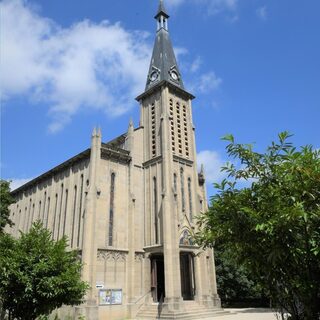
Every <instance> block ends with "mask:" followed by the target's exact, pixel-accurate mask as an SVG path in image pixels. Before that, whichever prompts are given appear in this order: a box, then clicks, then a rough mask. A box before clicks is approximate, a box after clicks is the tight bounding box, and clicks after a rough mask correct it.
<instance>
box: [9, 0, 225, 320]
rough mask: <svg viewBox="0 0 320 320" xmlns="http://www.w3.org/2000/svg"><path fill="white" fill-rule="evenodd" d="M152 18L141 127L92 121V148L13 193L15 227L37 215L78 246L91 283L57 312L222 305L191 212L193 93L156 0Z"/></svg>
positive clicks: (197, 181)
mask: <svg viewBox="0 0 320 320" xmlns="http://www.w3.org/2000/svg"><path fill="white" fill-rule="evenodd" d="M155 18H156V19H157V23H158V30H157V36H156V43H155V48H154V52H153V57H152V60H151V64H150V69H149V74H148V79H147V86H146V91H145V92H144V93H143V94H141V95H140V96H139V97H138V98H137V101H138V102H139V103H140V110H141V116H140V125H139V127H137V128H134V126H133V123H132V122H131V121H130V123H129V127H128V131H127V132H126V133H125V134H123V135H122V136H120V137H118V138H116V139H114V140H112V141H110V142H108V143H103V142H102V141H101V132H100V130H99V129H94V130H93V133H92V140H91V147H90V149H88V150H85V151H84V152H82V153H80V154H78V155H77V156H75V157H73V158H71V159H69V160H68V161H66V162H64V163H62V164H61V165H59V166H57V167H55V168H53V169H52V170H50V171H48V172H46V173H45V174H43V175H41V176H39V177H38V178H36V179H34V180H32V181H30V182H28V183H27V184H25V185H24V186H22V187H20V188H19V189H17V190H15V191H13V193H12V194H13V196H14V197H15V199H16V200H17V202H16V203H15V204H13V205H12V206H11V219H12V220H13V221H14V223H15V226H14V228H13V229H11V232H12V233H14V234H15V235H16V236H18V230H22V231H28V229H29V228H30V226H31V224H32V222H34V221H36V220H38V219H40V220H41V221H43V223H44V226H45V227H47V228H48V229H50V230H51V231H52V237H53V238H54V239H59V238H60V237H62V236H63V235H67V236H68V238H69V247H70V249H76V250H79V254H80V255H81V259H82V261H83V264H84V268H83V273H82V277H83V279H84V280H86V281H88V282H89V283H90V285H91V289H90V290H89V291H88V293H87V296H86V300H85V303H84V304H83V305H81V306H78V307H75V308H62V309H61V310H59V311H58V313H59V314H60V316H62V317H63V316H64V315H66V314H69V315H71V316H73V317H74V318H76V316H77V315H80V314H83V315H85V316H86V319H92V320H93V319H124V318H140V317H141V318H148V317H149V318H155V314H154V313H152V312H149V313H148V310H152V309H154V308H155V306H156V311H155V312H156V313H157V316H159V315H161V317H162V318H164V319H176V318H179V317H180V318H181V319H186V318H190V319H191V318H194V319H199V310H200V309H199V308H201V311H202V312H203V313H204V314H208V312H213V311H215V310H219V308H220V300H219V297H218V295H217V288H216V278H215V267H214V258H213V252H212V250H206V251H203V250H201V249H200V248H199V247H197V246H196V245H195V244H194V243H193V242H192V239H191V234H192V232H193V231H194V230H195V228H196V225H195V221H194V217H195V215H196V214H198V213H199V212H202V211H205V210H206V209H207V200H206V190H205V183H204V176H203V172H200V173H198V172H197V166H196V146H195V137H194V126H193V122H192V106H191V101H192V99H193V98H194V97H193V96H192V95H191V94H190V93H188V92H187V91H185V89H184V87H183V83H182V79H181V75H180V73H179V70H178V66H177V64H176V61H175V57H174V53H173V49H172V47H171V43H170V39H169V35H168V30H167V26H168V24H167V19H168V18H169V16H168V15H167V13H166V11H165V10H164V7H163V4H162V2H161V1H160V6H159V10H158V13H157V15H156V17H155ZM112 290H113V291H112ZM110 294H111V300H110V298H109V297H110V296H109V295H110ZM112 294H114V297H113V298H112ZM190 305H191V307H190ZM192 308H193V309H192ZM197 308H198V309H197ZM192 310H193V311H192ZM195 310H196V312H195ZM205 311H206V312H207V313H205ZM196 314H197V315H196ZM186 315H188V317H186Z"/></svg>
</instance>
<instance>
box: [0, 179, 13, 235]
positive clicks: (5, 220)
mask: <svg viewBox="0 0 320 320" xmlns="http://www.w3.org/2000/svg"><path fill="white" fill-rule="evenodd" d="M14 202H15V201H14V199H13V197H12V196H11V194H10V182H9V181H5V180H2V179H1V180H0V234H1V233H2V232H3V229H4V227H5V226H6V225H7V224H9V225H10V226H12V225H13V223H12V221H11V220H10V218H9V216H10V211H9V206H10V205H11V204H12V203H14Z"/></svg>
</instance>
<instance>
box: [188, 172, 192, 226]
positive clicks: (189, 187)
mask: <svg viewBox="0 0 320 320" xmlns="http://www.w3.org/2000/svg"><path fill="white" fill-rule="evenodd" d="M188 193H189V210H190V212H189V215H190V221H192V190H191V178H188Z"/></svg>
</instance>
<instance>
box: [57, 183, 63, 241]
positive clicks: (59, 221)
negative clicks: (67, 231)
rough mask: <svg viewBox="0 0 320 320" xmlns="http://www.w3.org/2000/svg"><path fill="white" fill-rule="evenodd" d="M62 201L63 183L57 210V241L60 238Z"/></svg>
mask: <svg viewBox="0 0 320 320" xmlns="http://www.w3.org/2000/svg"><path fill="white" fill-rule="evenodd" d="M62 199H63V183H62V184H61V192H60V209H59V220H58V234H57V239H59V236H60V223H61V216H62Z"/></svg>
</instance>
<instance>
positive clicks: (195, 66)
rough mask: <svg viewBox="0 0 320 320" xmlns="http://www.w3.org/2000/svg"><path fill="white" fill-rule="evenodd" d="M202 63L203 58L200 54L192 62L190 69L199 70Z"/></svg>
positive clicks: (192, 70)
mask: <svg viewBox="0 0 320 320" xmlns="http://www.w3.org/2000/svg"><path fill="white" fill-rule="evenodd" d="M201 64H202V59H201V58H200V57H199V56H198V57H197V58H196V59H195V60H194V61H193V62H192V64H191V66H190V71H191V72H196V71H198V70H199V68H200V66H201Z"/></svg>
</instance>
